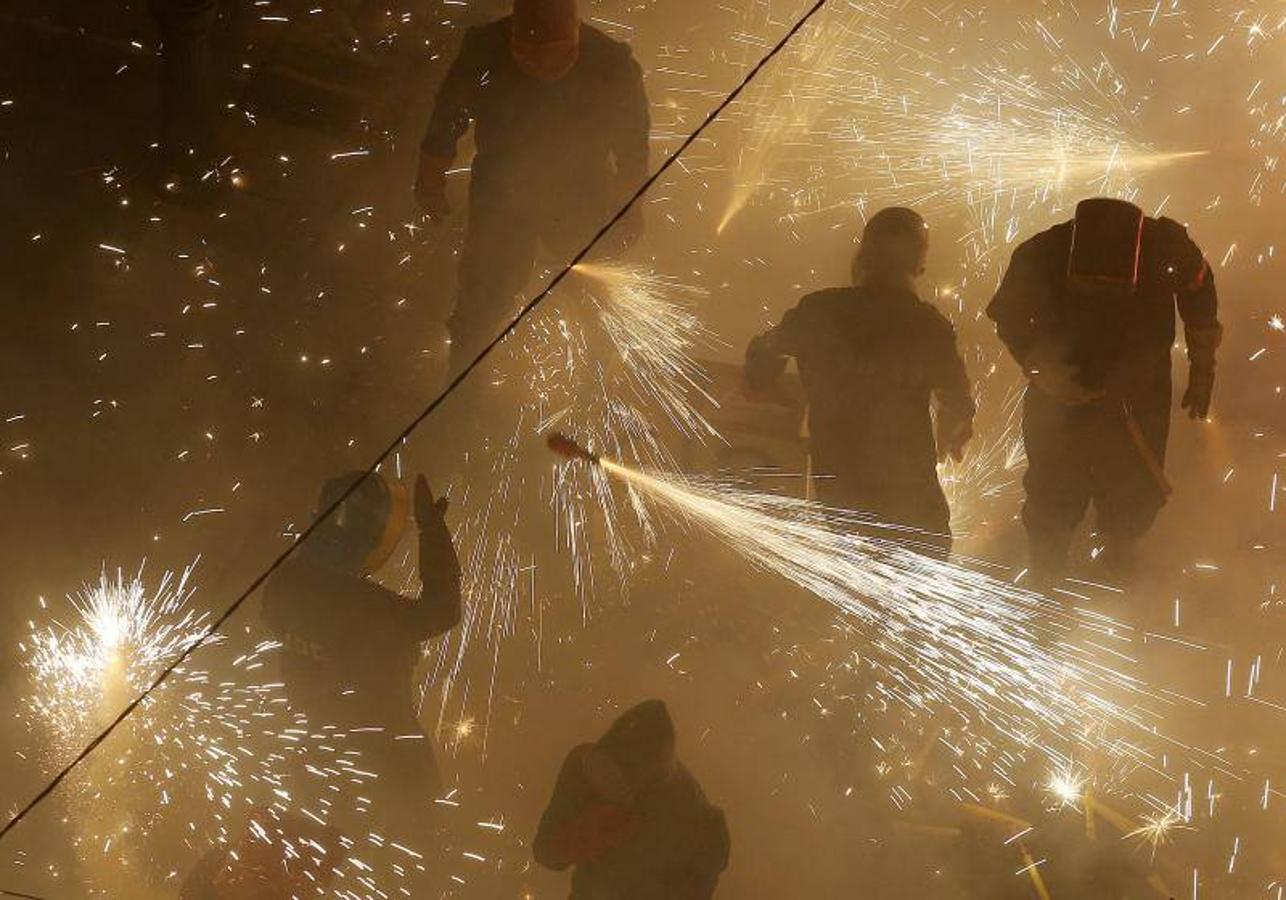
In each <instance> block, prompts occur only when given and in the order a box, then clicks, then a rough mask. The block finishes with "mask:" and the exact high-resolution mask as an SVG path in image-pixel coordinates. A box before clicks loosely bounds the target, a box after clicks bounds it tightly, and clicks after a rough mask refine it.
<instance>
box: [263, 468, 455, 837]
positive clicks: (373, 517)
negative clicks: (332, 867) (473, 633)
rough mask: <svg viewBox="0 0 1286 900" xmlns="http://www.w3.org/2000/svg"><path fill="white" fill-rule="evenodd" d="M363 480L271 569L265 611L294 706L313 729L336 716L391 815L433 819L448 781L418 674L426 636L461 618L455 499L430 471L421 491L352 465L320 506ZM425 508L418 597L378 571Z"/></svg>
mask: <svg viewBox="0 0 1286 900" xmlns="http://www.w3.org/2000/svg"><path fill="white" fill-rule="evenodd" d="M354 482H356V483H357V484H356V488H355V489H354V490H353V492H352V493H351V494H350V495H349V496H348V497H347V499H345V500H344V501H343V502H342V503H340V505H339V506H338V508H337V509H336V510H335V511H334V512H333V513H331V514H330V515H329V516H327V517H326V519H325V520H324V521H323V522H322V523H321V524H320V525H319V526H318V528H317V530H316V531H315V532H314V533H313V534H312V535H311V536H310V537H309V538H308V539H307V540H305V541H304V543H303V544H302V545H301V546H300V547H299V550H298V551H297V552H296V553H295V554H294V555H292V556H291V557H290V558H289V559H287V560H286V561H285V562H284V563H282V565H281V566H280V568H279V569H278V570H277V571H276V572H275V573H274V574H273V575H272V576H271V577H270V578H269V579H268V582H267V585H266V586H265V588H264V600H263V611H262V618H263V621H264V623H265V624H266V625H267V627H268V629H269V630H270V631H271V632H272V633H273V634H274V635H276V636H277V638H278V639H279V640H280V641H281V643H282V649H281V669H282V678H283V681H284V682H285V686H286V694H287V696H288V698H289V699H290V701H291V704H292V706H293V707H294V708H295V709H296V710H297V711H298V712H301V713H302V714H304V715H305V716H307V719H308V722H309V724H310V726H311V727H313V728H323V727H329V726H333V727H336V728H338V729H339V730H340V731H341V732H343V733H344V734H345V737H344V741H345V746H346V747H351V748H353V749H355V750H358V751H360V752H361V753H362V754H363V757H364V765H366V766H367V767H368V768H373V769H375V770H376V772H377V774H378V776H379V777H378V778H377V779H376V781H375V782H374V784H373V785H371V786H370V787H369V788H368V790H369V791H371V792H380V793H381V795H383V796H384V798H385V799H386V800H387V803H388V804H389V806H388V807H387V808H385V810H384V812H385V814H386V815H388V816H390V817H393V818H396V819H399V820H401V819H405V820H407V821H409V822H410V823H411V824H414V823H416V822H418V821H422V820H424V819H425V818H427V817H428V815H429V812H428V811H430V810H432V808H433V801H434V800H435V799H436V798H437V797H438V796H439V794H440V789H441V779H440V776H439V774H438V769H437V765H436V763H435V761H434V758H433V750H432V745H431V742H430V740H429V738H428V736H427V735H426V734H425V733H424V730H423V727H422V726H421V724H420V721H419V716H418V715H417V713H416V704H415V699H414V694H413V684H412V682H413V678H414V673H415V668H416V665H417V664H418V663H419V661H420V659H421V655H422V647H423V644H424V642H425V641H427V640H429V639H431V638H434V637H437V636H439V635H442V634H445V633H446V632H448V631H450V630H451V629H452V628H454V627H455V626H456V625H457V624H458V623H459V621H460V563H459V559H458V557H457V556H456V551H455V545H454V543H453V541H452V539H451V532H450V530H449V529H448V528H447V524H446V520H445V513H446V500H445V499H443V500H435V499H434V497H433V493H432V491H431V490H430V488H429V484H428V482H427V481H426V480H425V478H424V476H422V475H421V476H420V477H419V478H418V479H417V481H416V484H415V494H414V497H413V498H412V497H410V496H408V491H407V490H406V488H405V487H404V486H403V485H402V484H401V483H400V482H398V481H394V480H390V479H387V478H385V477H384V476H382V475H379V474H375V475H369V476H367V475H364V474H363V473H360V472H354V473H348V474H345V475H341V476H339V477H337V478H333V479H331V480H329V481H327V482H326V484H325V485H324V487H323V488H322V491H321V496H320V498H319V499H318V512H319V513H320V512H323V511H325V510H327V509H329V508H330V507H331V506H332V505H333V504H334V503H335V502H336V501H337V500H338V499H339V498H340V497H341V496H343V495H344V492H345V491H347V490H348V489H349V488H350V487H351V486H352V485H353V484H354ZM412 515H413V516H414V520H415V523H416V525H417V527H418V528H419V574H420V581H421V583H422V585H423V587H422V590H421V592H420V595H419V596H418V597H404V596H402V595H401V594H398V593H396V592H394V591H391V590H389V589H387V588H385V587H383V586H381V585H379V584H377V583H375V582H374V581H372V580H371V578H370V576H371V575H373V574H374V573H376V572H377V571H378V570H379V569H380V568H381V567H382V566H383V565H384V563H385V562H387V561H388V559H389V557H390V556H391V555H392V553H393V551H394V550H395V549H396V548H397V546H398V544H399V542H400V541H401V538H402V536H403V534H404V532H405V529H406V525H407V521H408V519H409V518H410V517H411V516H412Z"/></svg>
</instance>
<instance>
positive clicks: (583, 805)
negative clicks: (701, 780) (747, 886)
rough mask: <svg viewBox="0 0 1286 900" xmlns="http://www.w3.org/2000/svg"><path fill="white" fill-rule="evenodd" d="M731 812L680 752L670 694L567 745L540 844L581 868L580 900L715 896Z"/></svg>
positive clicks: (540, 855)
mask: <svg viewBox="0 0 1286 900" xmlns="http://www.w3.org/2000/svg"><path fill="white" fill-rule="evenodd" d="M729 843H730V842H729V837H728V827H727V824H726V823H725V821H724V816H723V811H722V810H720V809H719V808H718V807H717V806H713V805H711V804H710V802H709V801H708V800H706V797H705V794H704V793H703V792H702V791H701V787H700V785H698V784H697V781H696V779H695V778H693V777H692V774H691V773H690V772H689V771H688V770H687V769H686V768H685V767H684V766H683V764H682V763H681V762H679V761H678V758H677V757H676V755H675V733H674V723H673V722H672V721H671V720H670V714H669V711H668V710H667V709H666V707H665V704H664V703H662V702H661V701H660V700H648V701H646V702H644V703H641V704H639V705H638V706H636V707H634V708H633V709H631V710H629V711H627V712H626V713H625V714H624V715H622V716H621V717H620V718H619V719H617V720H616V721H615V722H614V723H613V724H612V727H611V728H609V729H608V730H607V733H606V734H604V735H603V737H602V738H600V739H599V741H598V742H597V743H595V744H582V745H580V746H578V747H575V748H573V749H572V751H571V752H570V753H569V754H567V759H566V761H565V762H564V763H563V768H562V771H561V772H559V774H558V784H557V786H555V788H554V796H553V798H552V799H551V800H550V801H549V806H548V808H547V809H546V810H545V814H544V816H543V817H542V818H541V820H540V828H539V830H538V831H537V833H536V839H535V841H534V844H533V850H534V853H535V857H536V862H538V863H540V864H541V865H542V866H545V867H546V868H550V869H553V870H555V871H559V872H561V871H564V870H566V869H567V868H569V867H574V869H575V870H574V872H573V874H572V893H571V900H608V898H611V900H709V898H710V897H713V896H714V890H715V886H716V885H717V884H718V881H719V876H720V874H721V873H722V872H723V870H724V869H725V868H727V865H728V853H729Z"/></svg>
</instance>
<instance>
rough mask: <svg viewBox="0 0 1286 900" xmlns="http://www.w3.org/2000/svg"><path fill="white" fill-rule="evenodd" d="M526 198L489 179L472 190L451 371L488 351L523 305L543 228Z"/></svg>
mask: <svg viewBox="0 0 1286 900" xmlns="http://www.w3.org/2000/svg"><path fill="white" fill-rule="evenodd" d="M520 207H521V202H520V201H518V200H517V199H515V198H513V197H512V196H507V195H505V193H504V192H502V191H500V190H497V189H495V188H492V187H491V186H489V185H486V184H477V183H475V184H474V185H473V186H472V188H471V190H470V197H469V224H468V229H467V231H466V233H465V238H464V246H463V248H462V249H461V251H460V270H459V276H458V280H459V292H458V293H457V295H456V304H455V310H454V311H453V312H452V313H451V318H450V320H448V322H447V329H448V331H449V332H450V335H451V364H450V374H451V375H452V376H454V375H455V374H456V373H458V372H459V371H460V370H461V369H463V368H464V367H465V366H466V365H468V364H469V363H471V362H473V360H474V358H475V357H476V356H477V355H478V353H480V352H481V351H482V348H483V347H485V346H486V345H487V343H488V342H489V341H491V340H492V339H493V338H495V336H496V335H497V334H499V333H500V331H501V329H502V328H504V327H505V325H507V324H508V322H509V317H510V316H512V315H513V314H514V313H515V312H517V310H518V308H519V307H518V293H519V291H521V290H522V289H523V287H525V286H526V284H527V281H528V279H529V278H530V277H531V269H532V265H533V264H534V263H535V259H536V248H537V240H538V238H537V231H536V223H535V222H534V221H533V218H532V214H531V212H530V211H528V210H527V209H524V208H520Z"/></svg>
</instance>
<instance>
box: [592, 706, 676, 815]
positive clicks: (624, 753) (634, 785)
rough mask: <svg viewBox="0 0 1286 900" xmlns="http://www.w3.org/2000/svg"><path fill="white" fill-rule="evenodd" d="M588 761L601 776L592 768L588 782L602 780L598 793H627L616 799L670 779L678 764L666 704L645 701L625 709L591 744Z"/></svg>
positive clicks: (673, 735)
mask: <svg viewBox="0 0 1286 900" xmlns="http://www.w3.org/2000/svg"><path fill="white" fill-rule="evenodd" d="M591 760H592V762H591V768H597V770H598V774H599V776H600V777H598V778H597V779H596V778H595V773H594V772H593V771H591V772H590V777H591V781H595V780H597V781H600V782H603V784H601V785H596V787H598V788H599V790H600V793H607V794H618V793H624V794H625V795H626V797H617V798H615V799H626V798H627V797H632V796H634V795H637V794H638V793H639V792H640V791H643V790H645V789H647V788H648V787H651V786H653V785H656V784H660V783H662V782H664V781H666V780H667V779H669V777H670V776H671V775H673V774H674V770H675V767H676V765H677V764H678V763H677V759H676V757H675V734H674V722H673V721H672V720H671V719H670V711H669V710H668V709H666V707H665V703H664V702H662V701H660V700H647V701H644V702H643V703H640V704H639V705H638V706H635V707H633V708H632V709H629V710H626V711H625V712H624V713H623V714H622V715H621V716H620V718H618V719H617V720H616V721H615V722H613V723H612V727H611V728H609V729H607V733H606V734H604V735H603V736H602V737H601V738H599V740H598V743H597V744H595V745H594V749H593V751H592V753H591ZM612 782H616V783H615V784H613V783H612Z"/></svg>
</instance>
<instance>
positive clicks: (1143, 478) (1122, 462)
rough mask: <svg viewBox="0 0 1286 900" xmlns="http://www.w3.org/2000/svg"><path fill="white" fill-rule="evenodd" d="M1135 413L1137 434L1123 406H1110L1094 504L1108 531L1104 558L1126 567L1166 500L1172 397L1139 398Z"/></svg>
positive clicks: (1100, 446)
mask: <svg viewBox="0 0 1286 900" xmlns="http://www.w3.org/2000/svg"><path fill="white" fill-rule="evenodd" d="M1130 415H1131V416H1132V417H1133V420H1134V425H1135V426H1136V428H1137V431H1136V432H1135V433H1133V434H1132V433H1131V428H1130V425H1129V423H1128V421H1127V418H1126V411H1125V410H1124V409H1123V408H1113V409H1111V410H1107V411H1106V413H1105V416H1104V419H1103V422H1102V425H1101V429H1100V436H1099V438H1098V440H1096V441H1095V446H1096V449H1097V451H1098V453H1099V456H1098V460H1097V463H1096V466H1095V479H1094V507H1095V510H1096V513H1097V526H1098V530H1099V532H1100V533H1101V535H1102V537H1103V543H1104V547H1103V561H1104V563H1105V564H1107V565H1109V566H1112V567H1114V568H1117V569H1120V570H1122V571H1125V570H1128V568H1129V566H1130V564H1131V562H1132V560H1133V557H1134V553H1135V550H1136V548H1137V546H1138V543H1139V541H1140V540H1141V539H1142V538H1143V536H1144V535H1146V534H1147V532H1148V531H1149V530H1150V529H1151V527H1152V524H1153V523H1154V522H1155V521H1156V517H1157V514H1158V513H1160V512H1161V508H1162V507H1163V506H1165V502H1166V485H1165V483H1164V481H1163V478H1164V476H1163V474H1162V469H1163V468H1164V466H1165V453H1166V444H1167V442H1168V440H1169V431H1170V408H1169V403H1168V402H1166V401H1164V400H1157V399H1154V398H1148V399H1147V400H1145V401H1143V402H1134V403H1132V404H1131V406H1130ZM1140 443H1142V444H1143V445H1144V446H1140ZM1149 456H1150V457H1151V458H1150V459H1149Z"/></svg>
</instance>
